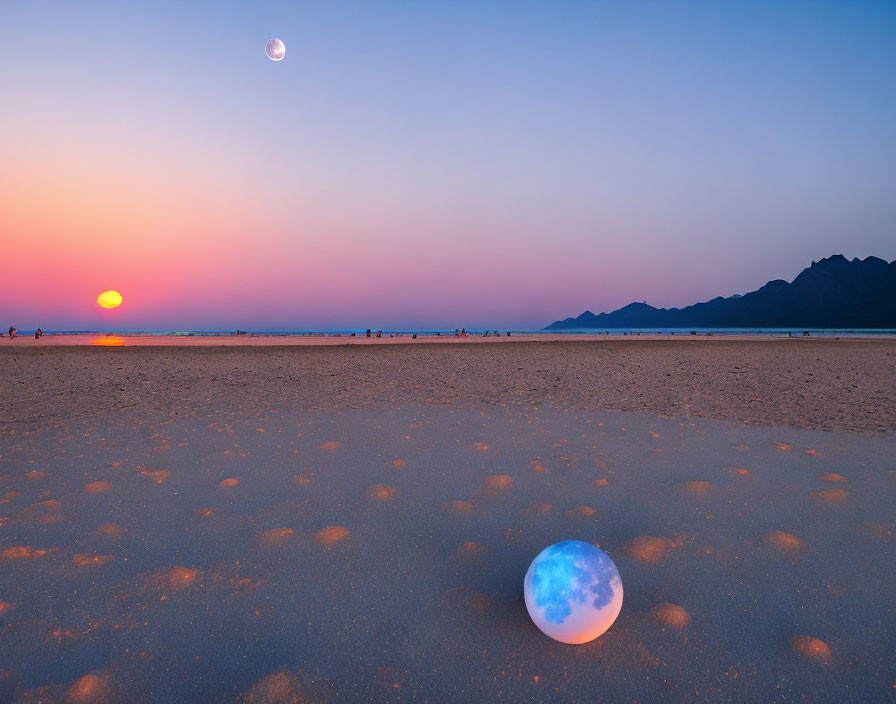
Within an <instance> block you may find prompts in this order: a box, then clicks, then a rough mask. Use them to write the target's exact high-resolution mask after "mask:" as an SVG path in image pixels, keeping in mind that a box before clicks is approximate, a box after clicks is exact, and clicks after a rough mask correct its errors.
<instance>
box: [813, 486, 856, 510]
mask: <svg viewBox="0 0 896 704" xmlns="http://www.w3.org/2000/svg"><path fill="white" fill-rule="evenodd" d="M812 495H813V496H814V497H815V500H816V501H818V502H819V503H823V504H827V505H829V506H837V505H839V504H842V503H843V502H844V501H846V499H848V498H849V492H848V491H846V489H822V490H821V491H816V492H815V493H813V494H812Z"/></svg>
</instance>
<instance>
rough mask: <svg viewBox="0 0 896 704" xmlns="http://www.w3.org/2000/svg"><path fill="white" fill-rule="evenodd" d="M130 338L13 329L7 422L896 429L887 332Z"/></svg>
mask: <svg viewBox="0 0 896 704" xmlns="http://www.w3.org/2000/svg"><path fill="white" fill-rule="evenodd" d="M126 339H127V340H128V341H129V342H130V341H131V340H133V345H134V346H127V347H121V348H115V349H106V348H103V347H97V346H94V345H91V344H90V342H89V339H85V340H84V341H83V343H84V344H82V345H80V346H76V347H72V346H69V345H68V342H69V340H67V338H66V337H59V338H44V339H43V340H40V341H39V344H27V345H25V344H21V343H23V342H24V343H34V340H30V341H29V340H15V341H12V342H11V341H9V340H5V341H4V344H3V345H0V365H2V366H0V368H2V370H3V374H2V375H0V429H3V430H10V429H11V428H12V427H13V426H16V427H18V428H20V429H21V428H25V427H32V425H33V426H34V427H38V428H40V427H43V426H45V425H47V424H51V423H65V422H68V421H70V420H72V419H76V418H87V419H93V420H99V419H104V418H107V417H113V418H116V419H118V418H120V417H123V416H128V417H131V418H133V419H135V422H158V421H160V420H164V419H168V418H172V417H176V416H183V415H191V414H193V415H200V416H205V415H213V414H215V413H222V412H223V413H230V412H234V411H235V410H236V409H240V411H241V412H246V413H252V412H255V411H256V410H258V409H268V410H274V409H331V410H340V409H345V408H357V409H363V408H395V407H405V406H412V405H423V406H432V405H435V406H452V405H460V406H507V407H509V408H528V407H532V406H535V407H539V406H542V405H544V406H549V407H553V408H559V409H579V410H587V411H592V412H593V411H599V410H618V411H644V412H649V413H656V414H661V415H669V416H677V417H686V418H689V417H707V418H720V419H725V420H731V421H735V422H739V423H749V424H757V425H787V426H793V427H797V428H807V429H816V430H849V431H891V430H896V394H894V393H893V389H894V388H896V340H890V339H885V340H871V339H841V340H833V339H819V338H816V339H786V338H784V339H780V338H779V339H758V340H757V339H723V338H719V337H711V338H708V337H701V338H695V339H671V338H668V337H667V338H665V339H662V340H656V339H649V338H646V337H641V338H636V339H631V338H629V339H625V338H616V339H607V338H603V337H601V338H597V339H595V338H594V337H590V338H585V339H581V338H574V339H562V340H561V341H556V340H548V341H542V340H537V341H534V340H532V339H523V338H513V337H512V338H498V339H497V340H496V339H495V338H483V337H470V338H449V339H450V342H447V343H439V342H436V340H438V338H430V341H429V342H424V343H422V344H416V342H417V341H414V342H413V343H412V342H409V338H396V339H395V340H376V339H373V340H366V339H363V338H361V339H360V340H363V342H362V341H360V340H359V341H358V343H357V344H353V345H345V344H344V342H343V343H340V342H339V341H340V340H344V338H294V340H295V341H296V344H294V345H283V344H279V345H278V344H275V341H277V340H278V339H279V338H254V339H260V340H261V342H260V344H251V343H252V340H253V338H227V339H226V341H227V343H228V344H224V345H222V344H212V343H211V341H214V340H217V339H218V338H177V343H178V344H177V345H164V344H162V343H163V342H165V341H167V340H169V339H171V338H162V339H158V338H126ZM315 341H317V342H318V344H313V343H314V342H315ZM47 342H50V343H51V344H44V343H47ZM53 342H60V343H61V344H60V345H54V344H52V343H53ZM181 342H183V343H184V344H181ZM424 345H425V346H424Z"/></svg>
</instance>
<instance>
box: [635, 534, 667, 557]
mask: <svg viewBox="0 0 896 704" xmlns="http://www.w3.org/2000/svg"><path fill="white" fill-rule="evenodd" d="M671 549H672V542H671V541H670V540H668V539H667V538H657V537H656V536H653V535H639V536H638V537H637V538H633V539H631V540H629V541H628V542H627V543H626V544H625V546H624V547H623V550H625V552H626V553H628V555H629V557H633V558H635V559H636V560H640V561H641V562H647V563H655V562H659V561H660V560H662V559H663V558H664V557H665V556H666V555H667V554H668V553H669V550H671Z"/></svg>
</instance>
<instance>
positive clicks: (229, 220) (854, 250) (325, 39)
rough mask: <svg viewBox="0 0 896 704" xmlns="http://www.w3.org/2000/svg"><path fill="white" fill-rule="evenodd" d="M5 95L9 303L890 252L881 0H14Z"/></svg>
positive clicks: (256, 304) (355, 288)
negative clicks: (274, 44)
mask: <svg viewBox="0 0 896 704" xmlns="http://www.w3.org/2000/svg"><path fill="white" fill-rule="evenodd" d="M274 36H276V37H279V38H281V39H282V40H283V41H284V42H285V43H286V47H287V53H286V59H285V60H284V61H282V62H280V63H274V62H272V61H269V60H268V59H267V58H266V57H265V55H264V45H265V42H266V41H267V40H268V39H269V38H271V37H274ZM0 106H2V107H0V243H2V267H3V271H2V276H0V315H2V316H3V320H0V324H2V326H4V327H5V326H7V325H9V324H14V325H16V326H17V327H19V328H20V329H28V328H34V327H36V326H38V325H39V326H41V327H43V328H44V329H83V328H91V329H93V328H118V329H141V328H143V329H146V328H151V329H186V328H193V329H234V328H237V327H240V328H243V329H246V328H248V329H264V328H280V329H287V328H288V329H298V328H331V329H337V328H345V327H362V328H364V327H375V328H420V327H448V328H454V327H456V326H462V325H464V326H467V327H481V326H489V327H502V328H503V327H511V328H516V329H523V328H533V327H542V326H544V325H546V324H548V323H550V322H552V321H553V320H555V319H557V318H562V317H566V316H569V315H578V314H579V313H581V312H582V311H583V310H585V309H591V310H593V311H595V312H599V311H602V310H611V309H613V308H616V307H619V306H621V305H624V304H626V303H628V302H630V301H632V300H645V299H646V300H647V301H648V302H649V303H651V304H653V305H658V306H670V305H675V306H681V305H686V304H689V303H692V302H695V301H697V300H703V299H707V298H711V297H713V296H715V295H719V294H721V295H729V294H732V293H743V292H745V291H748V290H752V289H755V288H758V287H759V286H760V285H762V284H763V283H765V282H766V281H767V280H769V279H774V278H785V279H787V280H790V279H792V278H793V277H794V276H795V275H796V274H797V273H798V272H799V271H800V270H801V269H802V268H803V267H805V266H807V265H808V264H809V263H810V261H811V260H813V259H819V258H821V257H824V256H828V255H830V254H834V253H843V254H845V255H846V256H847V257H850V258H851V257H854V256H859V257H865V256H867V255H869V254H874V255H876V256H880V257H883V258H886V259H888V260H891V259H894V258H896V228H894V222H896V129H894V126H896V2H893V1H892V0H883V1H881V2H872V1H865V2H857V3H849V2H836V3H830V2H819V1H813V2H808V1H807V2H798V3H791V2H785V1H783V0H776V1H775V2H743V3H734V2H721V3H720V2H718V1H717V0H716V1H711V2H704V3H694V2H684V3H669V2H655V3H652V2H650V3H642V2H618V3H612V4H611V3H598V2H590V3H589V2H526V1H525V0H513V1H508V2H497V1H496V2H468V3H457V2H450V3H449V2H444V3H443V2H412V1H405V2H375V1H368V0H365V1H363V2H361V1H359V2H353V3H344V2H338V1H333V0H328V1H327V2H316V3H304V2H274V1H271V2H264V3H254V2H246V3H228V2H221V1H219V0H215V1H214V2H192V1H191V2H188V3H187V2H156V3H121V2H90V1H87V2H78V3H72V2H58V3H57V2H40V3H19V2H13V1H12V0H0ZM106 288H116V289H119V290H120V291H122V293H123V294H124V298H125V304H124V305H123V306H122V307H121V308H120V309H118V310H116V311H113V312H108V311H106V312H102V311H100V310H99V309H98V308H97V306H96V303H95V297H96V294H97V293H99V292H100V291H101V290H103V289H106ZM7 319H8V322H7Z"/></svg>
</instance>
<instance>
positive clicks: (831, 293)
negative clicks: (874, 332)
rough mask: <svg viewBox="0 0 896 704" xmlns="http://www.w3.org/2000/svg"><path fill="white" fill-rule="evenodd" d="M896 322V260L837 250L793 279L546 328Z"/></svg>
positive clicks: (874, 325) (591, 316) (822, 325)
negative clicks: (747, 290) (679, 304)
mask: <svg viewBox="0 0 896 704" xmlns="http://www.w3.org/2000/svg"><path fill="white" fill-rule="evenodd" d="M653 327H656V328H687V327H702V328H707V327H712V328H756V327H769V328H779V327H780V328H788V327H792V328H861V329H871V328H896V261H892V262H889V263H887V262H886V261H884V260H883V259H879V258H877V257H867V258H866V259H853V260H852V261H850V260H849V259H847V258H846V257H844V256H843V255H842V254H835V255H833V256H831V257H828V258H826V259H822V260H821V261H818V262H812V265H811V266H810V267H808V268H807V269H803V271H801V272H800V274H799V275H798V276H797V277H796V278H795V279H794V280H793V281H792V282H790V283H787V282H786V281H783V280H781V279H777V280H775V281H769V282H768V283H767V284H765V286H763V287H762V288H760V289H758V290H756V291H751V292H750V293H747V294H744V295H742V296H738V295H735V296H730V297H728V298H723V297H721V296H719V297H717V298H713V299H712V300H711V301H705V302H703V303H695V304H693V305H690V306H687V307H685V308H654V307H653V306H650V305H647V304H646V303H629V304H628V305H627V306H624V307H623V308H620V309H618V310H614V311H613V312H611V313H600V314H599V315H595V314H594V313H592V312H591V311H585V312H584V313H582V314H581V315H580V316H578V317H577V318H566V319H565V320H558V321H556V322H554V323H551V324H550V325H548V326H547V327H546V328H544V329H545V330H583V329H609V328H617V329H618V328H653Z"/></svg>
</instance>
